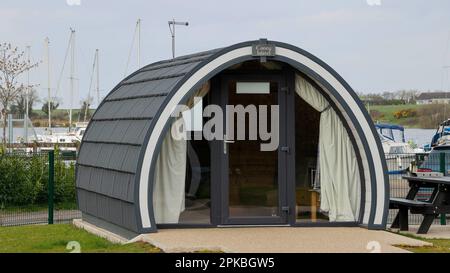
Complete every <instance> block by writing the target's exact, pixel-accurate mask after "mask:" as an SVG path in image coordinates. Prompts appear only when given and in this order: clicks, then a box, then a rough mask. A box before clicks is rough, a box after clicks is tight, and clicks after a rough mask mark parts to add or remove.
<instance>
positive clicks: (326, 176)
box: [295, 75, 361, 222]
mask: <svg viewBox="0 0 450 273" xmlns="http://www.w3.org/2000/svg"><path fill="white" fill-rule="evenodd" d="M295 90H296V92H297V94H298V95H299V96H300V97H301V98H302V99H303V100H305V101H306V102H307V103H308V104H309V105H311V106H312V107H313V108H314V109H316V110H317V111H319V112H320V113H321V115H320V132H319V162H318V163H319V164H318V166H319V175H320V186H321V203H320V209H321V210H322V211H324V212H327V213H328V216H329V220H330V222H336V221H342V222H346V221H356V220H357V219H358V214H359V202H360V193H361V192H360V186H361V185H360V177H359V170H358V165H357V161H356V155H355V151H354V149H353V145H352V143H351V141H350V138H349V136H348V134H347V131H346V129H345V127H344V125H343V124H342V121H341V120H340V118H339V116H338V115H337V114H336V112H335V111H334V109H332V108H331V107H330V104H329V103H328V101H327V99H326V98H325V97H324V96H322V94H320V92H319V91H318V90H317V89H316V88H315V87H314V86H313V85H311V84H310V83H309V82H307V81H306V80H305V79H303V78H302V77H301V76H299V75H296V80H295Z"/></svg>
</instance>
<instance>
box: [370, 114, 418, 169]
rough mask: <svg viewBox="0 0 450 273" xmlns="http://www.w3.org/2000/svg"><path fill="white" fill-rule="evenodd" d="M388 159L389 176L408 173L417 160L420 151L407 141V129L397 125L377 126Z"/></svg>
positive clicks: (378, 124)
mask: <svg viewBox="0 0 450 273" xmlns="http://www.w3.org/2000/svg"><path fill="white" fill-rule="evenodd" d="M375 128H376V130H377V132H378V136H379V137H380V140H381V144H382V145H383V151H384V155H385V158H386V163H387V166H388V172H389V174H391V175H393V174H404V173H406V172H407V171H408V170H409V168H410V165H411V163H412V162H414V161H415V160H416V153H419V152H422V151H421V150H420V149H413V148H412V147H411V145H410V144H408V143H407V142H406V140H405V128H404V127H403V126H400V125H395V124H383V123H377V124H375Z"/></svg>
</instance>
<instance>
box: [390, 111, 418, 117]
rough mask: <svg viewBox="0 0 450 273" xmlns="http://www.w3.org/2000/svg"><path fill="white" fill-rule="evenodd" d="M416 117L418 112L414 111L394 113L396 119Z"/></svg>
mask: <svg viewBox="0 0 450 273" xmlns="http://www.w3.org/2000/svg"><path fill="white" fill-rule="evenodd" d="M415 116H417V112H416V110H413V109H402V110H399V111H397V112H395V113H394V117H395V118H396V119H402V118H412V117H415Z"/></svg>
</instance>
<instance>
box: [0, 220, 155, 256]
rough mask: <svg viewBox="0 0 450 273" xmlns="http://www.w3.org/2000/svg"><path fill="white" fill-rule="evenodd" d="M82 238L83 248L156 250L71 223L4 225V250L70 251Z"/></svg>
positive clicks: (0, 250) (0, 234)
mask: <svg viewBox="0 0 450 273" xmlns="http://www.w3.org/2000/svg"><path fill="white" fill-rule="evenodd" d="M72 241H75V242H78V243H79V245H80V251H81V252H93V253H156V252H161V250H160V249H158V248H156V247H154V246H152V245H150V244H147V243H133V244H126V245H121V244H113V243H111V242H109V241H107V240H105V239H103V238H100V237H97V236H95V235H92V234H90V233H88V232H86V231H84V230H81V229H78V228H76V227H74V226H73V225H70V224H58V225H33V226H21V227H0V242H1V243H0V253H69V252H71V251H72V250H71V249H70V250H68V249H66V247H67V244H68V243H69V242H72Z"/></svg>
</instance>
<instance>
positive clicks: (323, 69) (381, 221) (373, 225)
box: [135, 41, 389, 233]
mask: <svg viewBox="0 0 450 273" xmlns="http://www.w3.org/2000/svg"><path fill="white" fill-rule="evenodd" d="M257 43H258V41H251V42H245V43H241V44H237V45H234V46H231V47H228V48H225V49H222V50H220V51H218V52H217V53H215V54H213V55H212V56H211V57H209V58H207V59H206V60H204V61H202V62H201V63H199V64H198V65H197V66H196V67H195V68H194V69H192V70H191V71H190V72H189V73H187V74H186V75H185V76H184V78H183V79H182V80H181V81H179V82H178V83H177V84H176V86H175V87H174V88H173V89H172V91H171V92H170V95H169V96H167V98H166V99H165V101H164V103H163V105H162V106H161V108H160V109H159V110H158V112H157V114H156V115H155V117H154V118H153V120H152V123H151V125H150V128H149V130H148V132H147V135H146V137H145V140H144V147H143V149H142V152H141V154H140V156H139V162H140V164H139V166H138V170H137V173H136V182H135V204H136V206H135V208H136V219H137V222H138V227H139V228H140V232H141V233H146V232H154V231H156V223H155V218H154V214H153V185H154V168H155V163H156V160H157V157H158V155H159V151H160V145H161V143H162V140H163V138H164V136H165V133H166V132H167V130H168V124H169V120H170V118H171V113H172V110H173V109H174V108H175V107H176V106H177V105H178V104H180V103H183V102H184V100H186V98H188V97H189V96H190V95H192V93H193V92H194V91H195V90H196V89H198V88H199V87H200V86H201V85H202V84H203V83H204V82H205V81H207V80H209V79H210V78H212V77H213V76H214V75H216V74H218V73H219V72H221V71H222V70H224V69H226V68H227V67H230V66H231V65H233V64H236V63H240V62H243V61H246V60H251V59H255V58H259V57H254V56H253V52H252V48H253V47H252V46H253V45H254V44H257ZM270 43H271V44H273V45H275V56H273V57H270V58H271V59H272V60H278V61H282V62H285V63H288V64H290V65H291V66H292V67H294V68H296V69H297V70H299V71H300V72H302V73H304V74H305V75H307V76H308V77H309V78H311V79H312V80H314V81H315V82H316V83H317V84H318V85H319V86H321V87H322V88H323V90H324V92H326V93H327V95H328V97H329V98H330V99H331V100H332V102H333V104H334V105H335V107H337V108H338V109H337V110H339V111H340V113H341V116H342V117H343V120H342V121H343V122H344V123H346V125H347V127H348V128H349V129H350V134H351V136H352V139H353V140H354V142H355V143H354V148H355V152H357V153H358V154H359V157H360V159H361V162H360V166H359V167H360V171H362V172H363V175H362V176H363V178H364V179H363V180H362V181H361V183H362V185H361V200H362V201H361V208H360V211H361V213H360V217H359V221H358V222H359V224H360V225H361V226H365V227H367V228H370V229H384V228H385V227H386V219H387V214H388V209H389V183H388V177H387V174H386V163H385V161H384V153H383V150H382V146H381V142H380V140H379V139H378V135H377V133H376V131H375V128H374V126H373V124H372V121H371V119H370V116H369V115H368V113H367V111H366V110H365V108H364V105H363V104H362V103H361V102H360V100H359V99H358V97H357V95H356V93H355V92H354V91H353V90H352V88H351V87H350V86H349V85H348V84H347V83H346V82H345V81H344V80H343V79H342V77H340V76H339V75H338V74H337V73H336V72H335V71H334V70H333V69H332V68H331V67H329V66H328V65H327V64H325V63H324V62H323V61H321V60H319V59H318V58H317V57H315V56H313V55H312V54H310V53H308V52H306V51H304V50H302V49H299V48H297V47H294V46H292V45H288V44H284V43H280V42H272V41H270Z"/></svg>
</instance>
